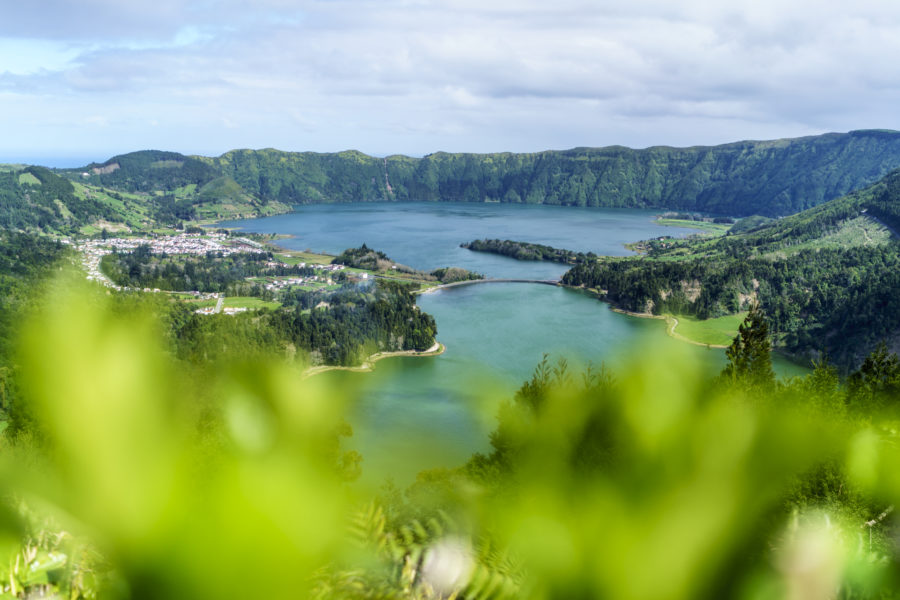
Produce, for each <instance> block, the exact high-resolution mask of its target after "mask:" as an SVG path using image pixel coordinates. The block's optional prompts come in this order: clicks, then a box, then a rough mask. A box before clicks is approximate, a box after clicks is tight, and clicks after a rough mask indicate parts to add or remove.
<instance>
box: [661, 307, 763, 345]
mask: <svg viewBox="0 0 900 600" xmlns="http://www.w3.org/2000/svg"><path fill="white" fill-rule="evenodd" d="M746 316H747V313H746V312H741V313H737V314H734V315H726V316H724V317H717V318H715V319H705V320H701V319H698V318H697V317H691V316H686V315H675V317H674V318H676V319H678V326H677V327H675V330H674V332H673V333H674V334H675V335H676V336H678V335H680V336H681V337H684V338H687V339H688V340H690V341H692V342H696V343H698V344H709V345H711V346H728V345H729V344H731V342H732V340H734V336H736V335H737V334H738V327H739V326H740V324H741V323H742V322H743V321H744V318H745V317H746Z"/></svg>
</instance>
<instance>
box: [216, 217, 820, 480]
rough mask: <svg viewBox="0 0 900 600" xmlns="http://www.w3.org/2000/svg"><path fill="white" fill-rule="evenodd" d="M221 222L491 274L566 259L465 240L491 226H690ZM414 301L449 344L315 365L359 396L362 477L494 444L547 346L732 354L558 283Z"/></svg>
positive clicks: (638, 229) (587, 236) (591, 356)
mask: <svg viewBox="0 0 900 600" xmlns="http://www.w3.org/2000/svg"><path fill="white" fill-rule="evenodd" d="M224 225H225V226H229V227H233V226H238V227H241V228H242V229H244V230H246V231H255V232H271V233H282V234H290V235H292V236H293V237H291V238H289V239H287V240H284V242H283V245H284V246H287V247H290V248H295V249H307V248H309V249H312V250H316V251H325V252H330V253H339V252H341V251H342V250H344V249H345V248H348V247H356V246H359V245H360V244H362V243H364V242H365V243H366V244H367V245H369V246H370V247H372V248H376V249H378V250H381V251H383V252H385V253H386V254H387V255H388V256H390V257H391V258H393V259H394V260H397V261H399V262H402V263H405V264H408V265H410V266H413V267H416V268H420V269H433V268H436V267H440V266H461V267H464V268H467V269H471V270H475V271H478V272H481V273H484V274H486V275H487V276H489V277H499V278H529V279H532V278H533V279H547V278H555V277H559V276H560V275H561V274H562V273H564V272H565V270H566V267H565V266H564V265H557V264H553V263H536V262H522V261H516V260H513V259H509V258H506V257H500V256H494V255H489V254H484V253H476V252H471V251H469V250H464V249H462V248H459V244H460V243H461V242H465V241H470V240H473V239H476V238H484V237H491V238H500V239H515V240H522V241H528V242H535V243H542V244H548V245H552V246H556V247H561V248H569V249H573V250H581V251H588V250H590V251H593V252H596V253H597V254H608V255H625V254H628V251H627V250H625V248H624V246H623V244H625V243H627V242H632V241H637V240H640V239H646V238H649V237H656V236H660V235H685V234H688V233H691V231H690V230H684V229H675V228H668V227H662V226H659V225H656V224H655V223H654V222H653V213H652V212H649V211H637V210H615V209H579V208H565V207H547V206H520V205H506V204H487V205H481V204H472V205H467V204H431V203H403V204H391V203H373V204H346V205H315V206H302V207H298V208H297V211H296V212H294V213H291V214H288V215H279V216H277V217H270V218H265V219H255V220H248V221H236V222H229V223H225V224H224ZM418 304H419V306H420V307H421V308H422V310H424V311H426V312H428V313H430V314H432V315H434V317H435V320H436V322H437V327H438V336H437V338H438V340H439V341H441V342H442V343H443V344H445V346H446V348H447V350H446V352H445V353H444V354H442V355H440V356H436V357H425V358H390V359H386V360H382V361H379V362H378V363H377V367H376V369H375V370H374V371H373V372H371V373H351V372H344V371H332V372H328V373H324V374H321V375H317V376H316V377H317V378H324V379H323V383H324V382H327V383H330V384H333V385H334V386H336V387H337V388H340V389H346V390H347V392H348V396H351V397H354V398H357V400H356V401H355V403H354V404H353V406H351V411H350V415H349V419H350V421H351V424H352V425H353V427H354V432H355V433H354V436H353V439H352V440H351V441H350V444H349V445H350V446H352V447H355V448H357V449H359V450H360V451H361V452H362V454H363V457H364V462H363V469H364V474H365V475H364V477H366V476H372V477H375V476H377V475H376V474H378V473H392V474H394V477H395V479H397V480H398V481H399V482H401V483H402V482H406V481H409V480H410V478H412V477H413V476H414V474H415V473H416V472H418V471H419V470H421V469H424V468H431V467H439V466H455V465H458V464H460V463H461V462H463V461H464V460H465V459H466V458H467V457H468V456H470V455H471V454H472V453H473V452H475V451H483V450H487V449H488V447H489V444H488V437H487V434H488V432H489V431H490V430H491V429H492V428H493V425H494V423H493V414H494V412H495V410H496V404H497V402H498V400H499V399H502V398H509V397H511V395H512V394H513V393H514V391H515V390H516V388H518V386H519V385H521V383H522V382H523V381H524V380H526V379H527V378H529V377H530V375H531V373H532V372H533V370H534V368H535V366H536V365H537V364H538V362H540V360H541V358H542V356H543V355H544V353H548V354H549V355H550V358H551V361H556V360H557V359H558V358H561V357H562V358H566V359H567V360H569V361H570V363H571V364H572V365H573V368H575V367H576V366H577V365H585V364H587V363H593V364H595V365H599V364H601V363H603V364H606V365H608V366H610V367H612V368H613V369H615V368H616V366H617V365H621V364H623V362H625V361H627V360H629V359H632V360H633V359H639V358H640V354H641V353H644V352H676V353H679V354H680V355H687V356H690V357H691V358H693V359H695V360H696V361H697V362H698V363H700V364H701V365H703V367H702V368H703V369H704V370H708V372H709V373H715V372H717V371H718V370H720V369H721V367H722V365H723V364H724V363H725V356H724V351H723V350H717V349H707V348H705V347H701V346H694V345H691V344H687V343H684V342H679V341H677V340H674V339H672V338H669V337H668V336H667V335H666V334H665V322H664V321H660V320H651V319H640V318H635V317H629V316H626V315H622V314H620V313H616V312H613V311H612V310H610V308H609V306H608V305H606V304H605V303H602V302H600V301H598V300H597V299H595V298H593V297H591V296H589V295H586V294H584V293H581V292H578V291H574V290H569V289H564V288H558V287H553V286H547V285H539V284H524V283H487V284H475V285H470V286H461V287H457V288H450V289H445V290H439V291H436V292H433V293H429V294H424V295H422V296H420V297H419V300H418ZM635 355H637V356H635ZM775 367H776V371H778V372H779V374H780V375H782V376H787V375H793V374H801V373H803V372H806V371H805V369H802V368H800V367H797V366H795V365H792V364H791V363H788V362H787V361H784V360H780V359H778V358H777V357H776V359H775Z"/></svg>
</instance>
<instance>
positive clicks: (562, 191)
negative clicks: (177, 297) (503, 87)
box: [200, 131, 900, 216]
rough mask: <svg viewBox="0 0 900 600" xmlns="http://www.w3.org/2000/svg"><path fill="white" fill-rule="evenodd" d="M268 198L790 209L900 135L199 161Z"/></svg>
mask: <svg viewBox="0 0 900 600" xmlns="http://www.w3.org/2000/svg"><path fill="white" fill-rule="evenodd" d="M200 160H203V161H205V162H206V163H207V164H209V165H211V166H213V167H215V168H216V169H218V170H220V171H221V172H222V173H224V174H226V175H228V176H229V177H231V178H232V179H234V180H235V181H236V182H238V183H239V184H240V185H241V186H242V187H243V188H244V190H246V191H247V192H248V193H251V194H254V195H258V196H259V197H260V198H261V199H266V200H278V201H281V202H286V203H314V202H351V201H375V200H379V201H380V200H398V201H406V200H411V201H432V202H436V201H464V202H484V201H498V202H513V203H519V202H526V203H532V204H558V205H574V206H606V207H664V208H672V209H684V210H694V211H705V212H713V213H723V214H729V215H752V214H763V215H770V216H776V215H787V214H792V213H795V212H798V211H801V210H803V209H806V208H809V207H811V206H815V205H817V204H820V203H821V202H823V201H826V200H830V199H833V198H837V197H839V196H842V195H844V194H846V193H848V192H850V191H852V190H854V189H858V188H861V187H863V186H865V185H867V184H870V183H873V182H874V181H877V180H878V179H879V178H880V177H882V176H884V175H885V174H886V173H887V172H888V171H890V170H891V169H894V168H896V167H898V166H900V133H898V132H893V131H854V132H850V133H844V134H839V133H829V134H825V135H820V136H812V137H805V138H797V139H785V140H774V141H763V142H757V141H745V142H735V143H732V144H725V145H722V146H712V147H693V148H669V147H653V148H647V149H644V150H632V149H629V148H624V147H621V146H612V147H608V148H576V149H573V150H566V151H547V152H539V153H531V154H512V153H502V154H448V153H444V152H438V153H436V154H431V155H428V156H425V157H424V158H421V159H417V158H410V157H406V156H389V157H387V158H386V159H380V158H375V157H371V156H366V155H364V154H361V153H359V152H355V151H350V152H340V153H337V154H315V153H309V152H305V153H289V152H280V151H277V150H258V151H252V150H236V151H233V152H228V153H226V154H224V155H222V156H220V157H218V158H214V159H213V158H211V159H202V158H201V159H200Z"/></svg>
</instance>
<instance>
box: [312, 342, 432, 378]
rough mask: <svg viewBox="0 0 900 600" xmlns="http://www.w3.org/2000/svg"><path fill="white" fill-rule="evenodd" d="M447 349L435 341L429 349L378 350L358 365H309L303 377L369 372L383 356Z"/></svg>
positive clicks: (425, 353) (430, 354) (425, 354)
mask: <svg viewBox="0 0 900 600" xmlns="http://www.w3.org/2000/svg"><path fill="white" fill-rule="evenodd" d="M446 349H447V347H446V346H444V345H443V344H442V343H440V342H435V343H434V345H433V346H432V347H431V348H429V349H428V350H421V351H419V350H398V351H397V352H377V353H375V354H372V355H371V356H369V357H368V358H366V360H365V361H363V364H361V365H360V366H358V367H341V366H338V365H317V366H315V367H308V368H307V369H306V370H305V371H303V374H302V378H303V379H306V378H307V377H312V376H313V375H318V374H319V373H325V372H326V371H355V372H357V373H368V372H369V371H372V370H373V369H375V363H376V362H378V361H379V360H381V359H383V358H392V357H395V356H438V355H439V354H443V353H444V351H445V350H446Z"/></svg>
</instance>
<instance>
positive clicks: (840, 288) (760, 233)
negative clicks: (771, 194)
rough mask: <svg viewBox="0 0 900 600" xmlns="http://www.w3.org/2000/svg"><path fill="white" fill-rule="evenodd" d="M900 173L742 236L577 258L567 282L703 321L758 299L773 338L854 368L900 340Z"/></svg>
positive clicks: (632, 305) (630, 306) (645, 308)
mask: <svg viewBox="0 0 900 600" xmlns="http://www.w3.org/2000/svg"><path fill="white" fill-rule="evenodd" d="M898 216H900V171H895V172H892V173H890V174H889V175H888V176H887V177H885V178H884V179H883V180H881V181H879V182H878V183H876V184H874V185H872V186H870V187H868V188H866V189H864V190H861V191H859V192H856V193H854V194H851V195H849V196H846V197H843V198H840V199H837V200H833V201H830V202H828V203H825V204H823V205H821V206H818V207H815V208H813V209H810V210H807V211H804V212H801V213H799V214H797V215H793V216H791V217H786V218H783V219H777V220H774V221H771V222H769V223H768V224H765V225H762V226H760V227H758V228H757V229H754V230H752V231H750V232H748V233H738V234H731V235H725V236H721V237H718V238H712V239H710V238H705V239H689V240H673V239H668V238H662V239H658V240H653V241H650V242H649V243H648V244H647V245H646V248H647V255H646V256H641V257H629V258H624V259H614V258H603V259H600V260H598V261H595V262H593V263H588V264H583V265H578V266H576V267H575V268H573V269H571V270H570V271H569V272H568V273H566V275H565V276H564V277H563V282H564V283H566V284H568V285H573V286H585V287H589V288H595V289H598V290H601V291H602V293H603V294H605V296H606V298H607V299H609V300H610V301H611V302H613V303H614V304H616V305H618V306H620V307H622V308H625V309H627V310H632V311H639V312H652V313H656V314H661V313H675V314H685V315H692V316H697V317H700V318H709V317H717V316H721V315H725V314H733V313H737V312H739V311H741V310H746V308H747V307H748V306H749V305H750V304H751V303H753V302H759V303H760V305H761V306H762V308H763V309H764V310H765V312H766V314H767V316H768V317H769V319H771V322H772V323H771V324H772V330H773V333H774V334H775V336H776V340H777V343H778V344H779V345H780V346H781V347H783V348H784V349H786V350H788V351H789V352H793V353H796V354H802V355H807V356H816V355H819V354H822V353H826V354H828V355H829V356H831V357H832V359H833V360H835V361H836V362H838V363H840V364H842V365H844V366H851V365H854V364H855V363H856V362H857V361H858V360H859V359H860V358H861V357H862V356H863V355H865V354H867V353H868V352H869V351H870V350H871V349H872V348H874V346H875V345H876V344H877V343H878V342H879V341H880V340H882V339H884V340H887V341H889V342H891V343H892V344H893V345H894V346H895V347H896V346H897V345H898V343H900V295H898V292H900V241H898V239H897V236H896V234H895V233H893V232H892V231H891V230H890V229H889V227H888V224H893V223H897V222H900V219H898Z"/></svg>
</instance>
